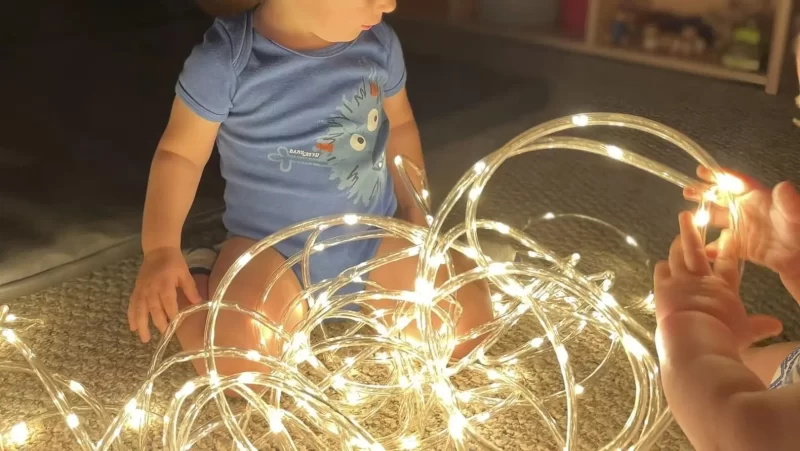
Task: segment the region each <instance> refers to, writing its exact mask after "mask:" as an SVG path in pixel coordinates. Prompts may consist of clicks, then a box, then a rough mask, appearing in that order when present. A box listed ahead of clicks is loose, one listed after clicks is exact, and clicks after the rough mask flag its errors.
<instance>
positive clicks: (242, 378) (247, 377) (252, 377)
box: [236, 373, 256, 384]
mask: <svg viewBox="0 0 800 451" xmlns="http://www.w3.org/2000/svg"><path fill="white" fill-rule="evenodd" d="M236 379H237V380H238V381H239V382H241V383H243V384H252V383H253V382H255V381H256V373H242V374H240V375H239V377H237V378H236Z"/></svg>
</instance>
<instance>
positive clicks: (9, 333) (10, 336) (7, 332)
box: [3, 329, 17, 344]
mask: <svg viewBox="0 0 800 451" xmlns="http://www.w3.org/2000/svg"><path fill="white" fill-rule="evenodd" d="M3 337H5V339H6V341H8V342H9V343H12V344H13V343H14V342H16V341H17V334H15V333H14V331H13V330H11V329H3Z"/></svg>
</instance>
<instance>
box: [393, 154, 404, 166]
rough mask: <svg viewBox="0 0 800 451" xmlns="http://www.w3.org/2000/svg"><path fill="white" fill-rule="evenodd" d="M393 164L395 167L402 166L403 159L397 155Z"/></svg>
mask: <svg viewBox="0 0 800 451" xmlns="http://www.w3.org/2000/svg"><path fill="white" fill-rule="evenodd" d="M394 164H395V166H402V165H403V157H401V156H400V155H397V156H396V157H394Z"/></svg>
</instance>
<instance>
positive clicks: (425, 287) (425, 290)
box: [414, 278, 436, 305]
mask: <svg viewBox="0 0 800 451" xmlns="http://www.w3.org/2000/svg"><path fill="white" fill-rule="evenodd" d="M414 289H415V290H416V295H417V302H419V303H420V304H422V305H432V304H433V297H434V295H435V294H436V291H435V290H434V288H433V284H432V283H430V282H428V281H427V280H425V279H423V278H419V279H417V281H416V282H414Z"/></svg>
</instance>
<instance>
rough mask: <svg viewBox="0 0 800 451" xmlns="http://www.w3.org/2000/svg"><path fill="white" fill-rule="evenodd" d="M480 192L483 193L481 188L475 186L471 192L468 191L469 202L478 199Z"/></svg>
mask: <svg viewBox="0 0 800 451" xmlns="http://www.w3.org/2000/svg"><path fill="white" fill-rule="evenodd" d="M481 191H483V188H480V187H477V186H476V187H475V188H472V189H471V190H469V198H470V199H471V200H477V199H478V198H479V197H481Z"/></svg>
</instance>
